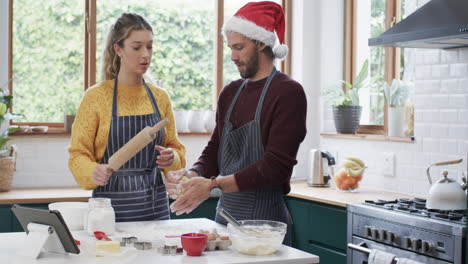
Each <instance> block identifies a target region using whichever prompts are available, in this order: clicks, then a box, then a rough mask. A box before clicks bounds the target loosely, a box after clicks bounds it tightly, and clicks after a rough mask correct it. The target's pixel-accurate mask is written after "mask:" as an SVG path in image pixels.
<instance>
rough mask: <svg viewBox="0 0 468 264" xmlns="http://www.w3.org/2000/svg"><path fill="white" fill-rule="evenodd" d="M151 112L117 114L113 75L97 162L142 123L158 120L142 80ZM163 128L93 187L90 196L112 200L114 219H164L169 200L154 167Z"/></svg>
mask: <svg viewBox="0 0 468 264" xmlns="http://www.w3.org/2000/svg"><path fill="white" fill-rule="evenodd" d="M143 85H144V86H145V89H146V92H147V93H148V97H149V98H150V101H151V104H152V105H153V108H154V111H155V112H154V113H152V114H147V115H133V116H118V114H117V78H116V79H115V81H114V95H113V102H112V121H111V125H110V132H109V138H108V142H107V147H106V151H105V152H104V156H103V158H102V160H101V164H107V163H109V158H110V157H111V156H112V154H114V152H116V151H117V150H119V148H121V147H122V146H123V145H125V143H127V142H128V141H129V140H130V139H131V138H133V137H134V136H135V135H136V134H138V132H140V131H141V130H142V129H143V128H145V127H146V126H154V125H155V124H156V123H158V122H159V121H160V120H161V115H160V113H159V109H158V106H157V103H156V100H155V98H154V96H153V93H152V92H151V90H150V89H149V87H148V85H146V83H145V82H144V81H143ZM163 137H164V129H161V130H160V131H159V132H158V133H157V135H156V138H155V140H153V142H151V143H150V144H148V145H147V146H146V147H144V148H143V149H142V150H141V151H140V152H138V153H137V154H136V155H135V156H134V157H132V158H131V159H130V160H129V161H128V162H127V163H125V164H124V165H123V166H122V167H121V168H120V169H119V170H118V171H114V172H113V173H112V176H111V177H110V179H109V182H108V183H107V185H105V186H99V187H97V188H96V189H94V190H93V197H106V198H110V199H111V201H112V207H113V208H114V210H115V217H116V221H117V222H127V221H146V220H156V219H157V220H167V219H169V218H170V215H169V200H168V198H167V193H166V187H165V186H164V183H163V180H162V177H161V171H160V170H159V169H158V168H157V166H156V156H157V155H159V151H157V150H155V145H161V144H162V143H163Z"/></svg>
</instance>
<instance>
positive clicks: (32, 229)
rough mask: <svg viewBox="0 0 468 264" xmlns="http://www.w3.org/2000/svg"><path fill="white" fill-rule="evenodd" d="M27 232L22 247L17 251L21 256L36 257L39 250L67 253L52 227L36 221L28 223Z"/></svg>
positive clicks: (39, 252)
mask: <svg viewBox="0 0 468 264" xmlns="http://www.w3.org/2000/svg"><path fill="white" fill-rule="evenodd" d="M28 230H29V234H28V236H27V238H26V241H25V244H24V249H23V250H21V251H20V252H18V254H20V255H23V256H28V257H32V258H36V259H37V258H38V257H39V255H40V254H41V252H53V253H62V254H67V253H66V251H65V249H64V247H63V245H62V242H60V239H59V237H58V235H57V232H55V229H54V227H52V226H49V225H42V224H36V223H29V224H28Z"/></svg>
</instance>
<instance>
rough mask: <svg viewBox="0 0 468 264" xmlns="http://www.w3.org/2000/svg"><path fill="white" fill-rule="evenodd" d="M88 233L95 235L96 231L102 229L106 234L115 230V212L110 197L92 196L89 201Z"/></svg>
mask: <svg viewBox="0 0 468 264" xmlns="http://www.w3.org/2000/svg"><path fill="white" fill-rule="evenodd" d="M88 204H89V212H88V221H87V222H88V226H87V231H88V234H89V235H91V236H94V232H95V231H102V232H104V233H106V235H112V234H114V232H115V213H114V208H112V204H111V199H109V198H90V199H89V201H88Z"/></svg>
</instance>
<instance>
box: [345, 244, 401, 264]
mask: <svg viewBox="0 0 468 264" xmlns="http://www.w3.org/2000/svg"><path fill="white" fill-rule="evenodd" d="M348 247H349V248H350V249H355V250H357V251H360V252H362V253H365V254H366V255H369V254H370V253H371V250H370V249H369V248H368V247H367V245H366V242H361V243H359V244H358V245H355V244H353V243H348ZM393 263H398V258H394V259H393Z"/></svg>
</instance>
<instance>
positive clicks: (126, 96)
mask: <svg viewBox="0 0 468 264" xmlns="http://www.w3.org/2000/svg"><path fill="white" fill-rule="evenodd" d="M148 86H149V87H150V89H151V91H152V92H153V94H154V98H155V99H156V102H157V104H158V108H159V112H160V113H161V118H162V119H164V118H168V119H169V120H170V123H169V125H167V126H166V127H165V128H164V129H165V131H164V132H165V133H164V142H163V145H162V146H163V147H166V148H172V149H173V150H174V156H175V157H174V163H173V164H172V166H171V167H170V168H167V169H165V170H164V171H165V172H167V171H171V170H178V169H181V168H184V167H185V147H184V145H182V143H181V142H180V141H179V138H178V137H177V133H176V129H175V124H174V115H173V112H172V106H171V101H170V99H169V95H168V94H167V93H166V92H165V91H163V90H162V89H159V88H156V87H154V86H152V85H151V84H148ZM113 89H114V81H113V80H107V81H104V82H101V83H99V84H96V85H94V86H93V87H91V88H89V89H88V90H87V91H86V93H85V94H84V97H83V100H82V101H81V104H80V107H79V109H78V112H77V114H76V117H75V122H74V123H73V127H72V134H71V144H70V146H69V148H68V151H69V152H70V159H69V162H68V166H69V168H70V170H71V172H72V173H73V176H74V177H75V180H76V181H77V182H78V184H79V185H80V186H81V187H82V188H84V189H87V190H90V189H94V188H96V187H97V186H98V185H96V184H94V183H93V179H92V175H93V171H94V169H95V168H96V166H97V165H98V164H99V163H100V160H101V159H102V157H103V155H104V151H105V150H106V146H107V140H108V137H109V131H110V123H111V116H112V96H113ZM117 89H118V91H117V108H118V109H117V112H118V115H119V116H128V115H145V114H150V113H154V109H153V106H152V104H151V101H150V98H149V97H148V94H147V92H146V89H145V87H144V86H143V85H141V86H126V85H123V84H120V83H119V84H118V86H117ZM155 162H156V160H155Z"/></svg>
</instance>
